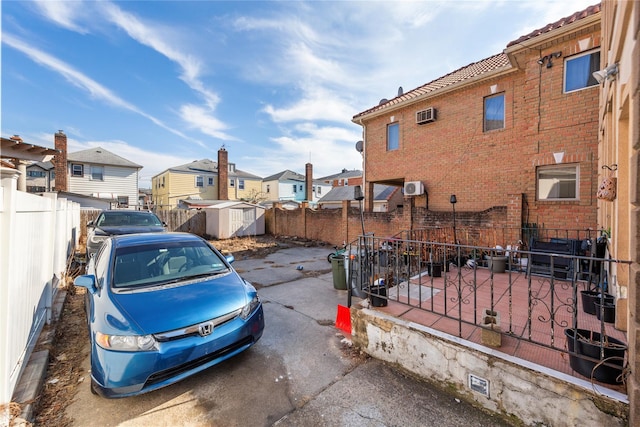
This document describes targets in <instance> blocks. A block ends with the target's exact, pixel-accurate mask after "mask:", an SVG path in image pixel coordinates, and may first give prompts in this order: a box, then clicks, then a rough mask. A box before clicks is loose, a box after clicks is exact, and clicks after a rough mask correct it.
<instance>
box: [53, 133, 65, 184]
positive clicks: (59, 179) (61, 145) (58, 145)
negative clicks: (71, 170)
mask: <svg viewBox="0 0 640 427" xmlns="http://www.w3.org/2000/svg"><path fill="white" fill-rule="evenodd" d="M54 141H55V143H54V148H55V149H56V150H58V151H59V153H58V154H56V155H55V156H53V166H54V170H55V173H56V178H55V179H56V182H55V186H54V187H53V189H54V191H67V190H68V187H67V135H65V134H64V132H62V131H61V130H59V131H58V132H57V133H56V134H55V138H54Z"/></svg>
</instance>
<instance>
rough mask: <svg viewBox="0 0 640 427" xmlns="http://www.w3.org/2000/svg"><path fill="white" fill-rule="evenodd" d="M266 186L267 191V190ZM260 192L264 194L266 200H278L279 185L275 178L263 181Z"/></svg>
mask: <svg viewBox="0 0 640 427" xmlns="http://www.w3.org/2000/svg"><path fill="white" fill-rule="evenodd" d="M267 187H268V188H269V192H267ZM262 192H263V193H264V194H265V197H266V198H267V200H280V186H279V182H278V181H277V180H273V181H263V182H262Z"/></svg>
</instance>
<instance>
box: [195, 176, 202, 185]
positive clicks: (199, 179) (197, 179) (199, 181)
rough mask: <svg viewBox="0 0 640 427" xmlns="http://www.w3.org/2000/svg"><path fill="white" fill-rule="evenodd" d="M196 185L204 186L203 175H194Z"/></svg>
mask: <svg viewBox="0 0 640 427" xmlns="http://www.w3.org/2000/svg"><path fill="white" fill-rule="evenodd" d="M196 187H204V177H202V176H196Z"/></svg>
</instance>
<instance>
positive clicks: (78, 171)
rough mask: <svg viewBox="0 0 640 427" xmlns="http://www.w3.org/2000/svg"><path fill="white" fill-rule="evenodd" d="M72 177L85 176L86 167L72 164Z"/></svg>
mask: <svg viewBox="0 0 640 427" xmlns="http://www.w3.org/2000/svg"><path fill="white" fill-rule="evenodd" d="M71 176H84V167H83V166H82V165H81V164H79V163H72V164H71Z"/></svg>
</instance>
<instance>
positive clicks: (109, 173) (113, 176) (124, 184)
mask: <svg viewBox="0 0 640 427" xmlns="http://www.w3.org/2000/svg"><path fill="white" fill-rule="evenodd" d="M72 164H79V163H78V162H72V161H70V162H69V172H68V173H69V180H68V185H69V190H68V191H69V192H70V193H77V194H85V195H88V196H92V195H95V194H100V193H103V194H113V195H117V196H119V197H123V196H126V197H128V198H129V206H130V207H131V206H136V205H137V204H138V171H137V169H132V168H126V167H117V166H110V165H93V166H101V167H102V171H103V174H102V176H103V179H102V180H94V179H92V178H91V166H92V165H91V164H86V163H82V165H83V176H73V175H72V173H71V165H72Z"/></svg>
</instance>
